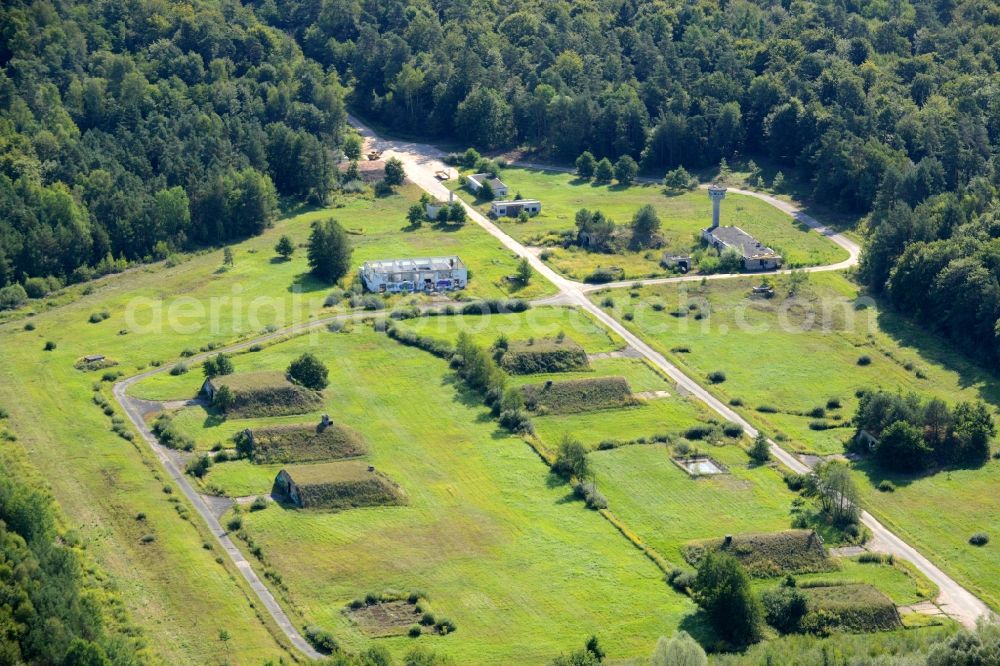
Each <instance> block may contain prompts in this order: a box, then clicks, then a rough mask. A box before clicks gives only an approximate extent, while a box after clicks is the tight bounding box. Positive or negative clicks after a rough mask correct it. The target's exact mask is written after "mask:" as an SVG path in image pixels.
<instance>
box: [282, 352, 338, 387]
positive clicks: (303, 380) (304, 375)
mask: <svg viewBox="0 0 1000 666" xmlns="http://www.w3.org/2000/svg"><path fill="white" fill-rule="evenodd" d="M328 374H329V371H328V370H327V368H326V366H325V365H323V362H322V361H320V360H319V359H318V358H316V357H315V356H314V355H312V354H310V353H308V352H307V353H305V354H303V355H302V356H299V357H298V358H297V359H295V360H294V361H292V362H291V364H289V366H288V376H289V378H291V379H292V381H294V382H296V383H298V384H301V385H302V386H305V387H306V388H310V389H313V390H314V391H320V390H322V389H324V388H326V386H327V383H328V380H327V375H328Z"/></svg>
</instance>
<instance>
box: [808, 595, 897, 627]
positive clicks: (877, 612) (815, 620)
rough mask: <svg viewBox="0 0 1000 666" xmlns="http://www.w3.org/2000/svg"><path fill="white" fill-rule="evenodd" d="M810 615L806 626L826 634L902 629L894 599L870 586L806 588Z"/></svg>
mask: <svg viewBox="0 0 1000 666" xmlns="http://www.w3.org/2000/svg"><path fill="white" fill-rule="evenodd" d="M802 591H803V592H804V593H805V595H806V599H807V600H808V606H807V608H808V611H807V612H806V615H805V617H804V618H803V626H805V627H807V628H809V630H810V631H814V632H817V633H822V632H825V631H827V630H834V629H841V630H844V631H857V632H871V631H890V630H892V629H899V628H900V627H902V622H901V621H900V619H899V612H898V611H897V610H896V606H895V604H893V603H892V599H890V598H889V597H887V596H886V595H885V594H883V593H882V592H880V591H879V590H878V589H876V588H874V587H872V586H871V585H868V584H867V583H849V584H846V585H818V586H815V587H803V590H802Z"/></svg>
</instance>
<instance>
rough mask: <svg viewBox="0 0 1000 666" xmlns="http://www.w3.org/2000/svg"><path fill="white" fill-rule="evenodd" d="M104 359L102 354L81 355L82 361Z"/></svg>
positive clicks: (88, 361) (91, 361)
mask: <svg viewBox="0 0 1000 666" xmlns="http://www.w3.org/2000/svg"><path fill="white" fill-rule="evenodd" d="M103 360H104V354H90V355H89V356H84V357H83V362H84V363H97V362H98V361H103Z"/></svg>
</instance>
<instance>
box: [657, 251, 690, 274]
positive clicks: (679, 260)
mask: <svg viewBox="0 0 1000 666" xmlns="http://www.w3.org/2000/svg"><path fill="white" fill-rule="evenodd" d="M660 265H662V266H663V267H664V268H676V269H677V270H678V271H680V272H681V273H687V272H688V271H689V270H691V257H690V256H688V255H685V254H664V255H663V259H661V260H660Z"/></svg>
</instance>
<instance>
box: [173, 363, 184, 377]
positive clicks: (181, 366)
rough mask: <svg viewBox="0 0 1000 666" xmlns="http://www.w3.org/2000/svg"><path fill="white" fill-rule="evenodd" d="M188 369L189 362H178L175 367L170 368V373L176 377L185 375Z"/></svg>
mask: <svg viewBox="0 0 1000 666" xmlns="http://www.w3.org/2000/svg"><path fill="white" fill-rule="evenodd" d="M187 371H188V367H187V363H178V364H177V365H175V366H174V367H172V368H170V374H171V375H173V376H174V377H176V376H177V375H183V374H184V373H185V372H187Z"/></svg>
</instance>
